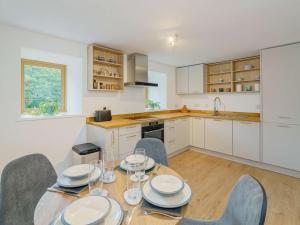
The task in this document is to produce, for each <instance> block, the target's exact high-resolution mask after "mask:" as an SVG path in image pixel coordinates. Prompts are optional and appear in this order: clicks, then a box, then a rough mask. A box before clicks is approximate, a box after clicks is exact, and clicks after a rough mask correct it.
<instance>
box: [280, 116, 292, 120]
mask: <svg viewBox="0 0 300 225" xmlns="http://www.w3.org/2000/svg"><path fill="white" fill-rule="evenodd" d="M278 118H279V119H292V117H289V116H278Z"/></svg>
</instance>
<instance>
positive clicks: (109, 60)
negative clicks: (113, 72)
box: [108, 57, 117, 63]
mask: <svg viewBox="0 0 300 225" xmlns="http://www.w3.org/2000/svg"><path fill="white" fill-rule="evenodd" d="M108 62H110V63H117V60H116V59H115V58H113V57H111V58H109V59H108Z"/></svg>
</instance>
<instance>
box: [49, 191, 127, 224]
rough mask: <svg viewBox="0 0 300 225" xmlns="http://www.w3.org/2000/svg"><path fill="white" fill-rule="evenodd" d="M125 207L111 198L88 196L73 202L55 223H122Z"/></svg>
mask: <svg viewBox="0 0 300 225" xmlns="http://www.w3.org/2000/svg"><path fill="white" fill-rule="evenodd" d="M123 215H124V213H123V209H122V207H121V206H120V204H119V203H118V202H117V201H116V200H114V199H111V198H106V197H101V196H87V197H84V198H81V199H79V200H76V201H74V202H72V203H71V204H70V205H69V206H67V207H66V208H65V209H64V210H63V212H62V213H61V214H60V215H59V216H58V217H57V218H56V219H55V221H54V222H53V223H52V224H53V225H104V224H105V225H120V224H121V223H122V220H123Z"/></svg>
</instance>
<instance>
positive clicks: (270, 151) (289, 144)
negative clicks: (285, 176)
mask: <svg viewBox="0 0 300 225" xmlns="http://www.w3.org/2000/svg"><path fill="white" fill-rule="evenodd" d="M263 137H264V138H263V162H265V163H269V164H272V165H276V166H281V167H285V168H288V169H292V170H297V171H300V161H299V159H300V147H299V146H300V138H299V137H300V126H299V125H286V124H275V123H264V126H263Z"/></svg>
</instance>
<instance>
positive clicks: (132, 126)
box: [127, 126, 136, 129]
mask: <svg viewBox="0 0 300 225" xmlns="http://www.w3.org/2000/svg"><path fill="white" fill-rule="evenodd" d="M128 128H129V129H131V128H136V126H130V127H127V129H128Z"/></svg>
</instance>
